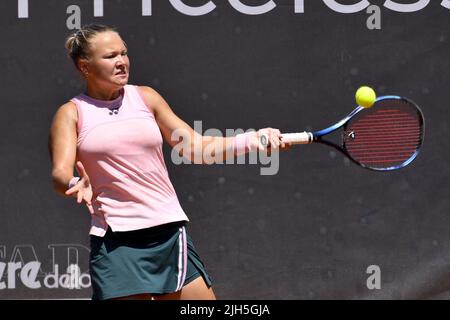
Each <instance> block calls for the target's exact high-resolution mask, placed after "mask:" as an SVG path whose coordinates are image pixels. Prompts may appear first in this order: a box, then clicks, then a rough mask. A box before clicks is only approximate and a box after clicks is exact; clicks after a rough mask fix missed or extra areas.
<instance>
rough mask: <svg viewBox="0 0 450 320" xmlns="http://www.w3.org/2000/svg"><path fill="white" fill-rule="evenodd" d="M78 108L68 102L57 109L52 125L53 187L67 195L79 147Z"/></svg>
mask: <svg viewBox="0 0 450 320" xmlns="http://www.w3.org/2000/svg"><path fill="white" fill-rule="evenodd" d="M77 117H78V116H77V110H76V106H75V104H74V103H73V102H68V103H66V104H64V105H62V106H61V107H59V109H58V110H57V112H56V114H55V116H54V117H53V122H52V125H51V127H50V135H49V140H48V147H49V152H50V158H51V161H52V180H53V188H54V189H55V191H56V192H58V193H59V194H61V195H65V192H66V190H67V186H68V185H69V181H70V179H72V177H73V170H74V166H75V158H76V147H77V131H76V124H77Z"/></svg>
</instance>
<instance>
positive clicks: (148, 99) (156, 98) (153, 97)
mask: <svg viewBox="0 0 450 320" xmlns="http://www.w3.org/2000/svg"><path fill="white" fill-rule="evenodd" d="M138 88H139V91H140V93H141V96H142V98H143V99H144V102H145V104H146V105H147V106H148V107H149V108H150V109H152V111H153V112H155V113H158V112H159V111H161V110H160V109H161V106H162V105H163V103H164V99H163V97H162V96H161V95H160V94H159V93H158V92H157V91H156V90H155V89H153V88H151V87H148V86H138Z"/></svg>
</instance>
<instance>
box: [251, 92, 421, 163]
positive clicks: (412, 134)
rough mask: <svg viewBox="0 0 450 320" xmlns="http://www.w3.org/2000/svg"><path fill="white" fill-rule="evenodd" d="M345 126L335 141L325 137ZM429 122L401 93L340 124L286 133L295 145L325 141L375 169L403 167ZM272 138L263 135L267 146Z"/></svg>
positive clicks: (412, 156) (286, 138) (286, 139)
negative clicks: (317, 129)
mask: <svg viewBox="0 0 450 320" xmlns="http://www.w3.org/2000/svg"><path fill="white" fill-rule="evenodd" d="M338 129H342V133H341V135H340V139H338V140H340V141H339V142H338V143H334V142H332V141H330V140H325V139H324V137H325V136H326V135H328V134H330V133H332V132H334V131H336V130H338ZM424 133H425V123H424V117H423V113H422V111H421V110H420V108H419V107H418V106H417V105H416V104H415V103H414V102H413V101H411V100H409V99H407V98H404V97H399V96H382V97H378V98H377V100H376V102H375V104H374V105H373V106H372V107H371V108H363V107H361V106H358V107H356V109H355V110H353V111H352V112H351V113H350V114H349V115H347V116H346V117H345V118H343V119H342V120H341V121H339V122H337V123H336V124H334V125H332V126H330V127H328V128H326V129H323V130H319V131H314V132H306V131H305V132H297V133H284V134H282V141H283V142H287V143H291V144H310V143H322V144H325V145H328V146H330V147H333V148H334V149H337V150H339V151H340V152H342V153H343V154H344V155H345V156H347V157H348V158H349V159H350V160H352V161H353V162H354V163H356V164H358V165H360V166H362V167H364V168H367V169H371V170H376V171H390V170H396V169H401V168H403V167H405V166H407V165H408V164H410V163H411V162H412V161H413V160H414V159H416V157H417V155H418V154H419V151H420V148H421V146H422V144H423V140H424ZM268 138H269V137H268V136H267V135H266V134H263V135H261V137H260V142H261V144H262V145H264V146H267V145H268V142H269V139H268Z"/></svg>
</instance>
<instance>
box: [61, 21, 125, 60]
mask: <svg viewBox="0 0 450 320" xmlns="http://www.w3.org/2000/svg"><path fill="white" fill-rule="evenodd" d="M107 31H112V32H117V30H116V29H115V28H114V27H109V26H105V25H102V24H88V25H85V26H83V27H82V28H81V29H79V30H77V31H76V32H74V33H72V34H71V35H70V36H68V37H67V39H66V49H67V53H68V55H69V57H70V58H71V59H72V61H73V63H74V64H75V67H76V68H77V69H78V60H79V59H87V58H89V44H90V43H89V41H90V40H91V39H92V38H93V37H94V36H96V35H97V34H99V33H102V32H107Z"/></svg>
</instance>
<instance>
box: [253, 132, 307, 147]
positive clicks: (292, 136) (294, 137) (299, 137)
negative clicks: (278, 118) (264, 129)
mask: <svg viewBox="0 0 450 320" xmlns="http://www.w3.org/2000/svg"><path fill="white" fill-rule="evenodd" d="M281 137H282V140H283V142H285V143H290V144H308V143H311V142H312V141H313V135H312V133H311V132H306V131H303V132H295V133H283V134H282V135H281ZM259 140H260V141H261V144H262V145H263V146H267V145H268V144H269V136H268V135H267V134H266V133H263V134H262V135H261V137H260V138H259Z"/></svg>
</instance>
